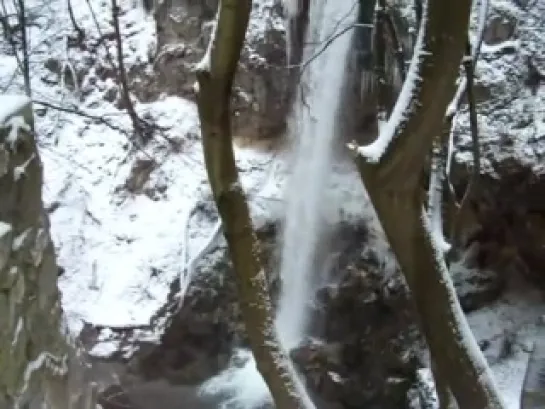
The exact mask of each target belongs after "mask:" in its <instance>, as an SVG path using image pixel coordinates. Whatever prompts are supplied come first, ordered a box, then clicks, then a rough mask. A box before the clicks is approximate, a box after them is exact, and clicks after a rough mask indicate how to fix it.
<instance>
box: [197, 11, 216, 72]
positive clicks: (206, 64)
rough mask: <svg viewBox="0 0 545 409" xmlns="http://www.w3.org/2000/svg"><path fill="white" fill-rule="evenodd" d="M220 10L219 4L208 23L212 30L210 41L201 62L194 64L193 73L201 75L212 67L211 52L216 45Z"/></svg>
mask: <svg viewBox="0 0 545 409" xmlns="http://www.w3.org/2000/svg"><path fill="white" fill-rule="evenodd" d="M220 10H221V2H220V4H219V5H218V10H217V12H216V17H215V18H214V20H213V21H212V22H211V23H210V24H211V25H212V30H211V33H210V40H208V46H207V47H206V51H205V53H204V55H203V57H202V58H201V60H200V61H199V62H198V63H197V64H195V71H196V72H202V73H205V72H206V73H209V72H210V70H211V66H212V50H213V49H214V46H215V44H216V35H217V34H216V31H217V30H216V29H217V27H218V18H219V11H220Z"/></svg>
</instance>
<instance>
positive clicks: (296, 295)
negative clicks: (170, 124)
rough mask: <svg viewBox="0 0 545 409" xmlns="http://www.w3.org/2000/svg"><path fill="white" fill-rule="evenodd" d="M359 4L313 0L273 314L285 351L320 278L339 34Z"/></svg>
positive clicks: (298, 337)
mask: <svg viewBox="0 0 545 409" xmlns="http://www.w3.org/2000/svg"><path fill="white" fill-rule="evenodd" d="M357 9H358V8H357V2H356V1H355V0H322V1H319V0H314V2H313V4H312V5H311V9H310V13H311V15H310V25H309V30H308V34H307V43H309V44H311V45H310V46H308V47H307V49H306V50H305V52H304V56H303V64H305V62H307V61H311V62H310V63H308V65H305V68H304V71H303V77H302V84H303V86H302V87H299V92H298V95H297V97H296V100H295V104H294V107H293V117H292V123H291V128H290V133H291V136H292V139H293V149H292V153H293V159H294V167H293V174H292V176H291V178H290V180H289V185H288V187H287V194H286V202H287V207H286V217H285V226H284V234H283V242H282V253H281V265H280V277H281V279H282V292H281V296H280V300H279V310H278V315H277V320H276V325H277V331H278V334H279V336H280V340H281V342H282V345H283V346H284V347H285V348H286V349H288V350H289V349H292V348H294V347H296V346H297V345H298V344H299V343H300V342H301V341H302V340H303V338H304V336H305V335H306V332H307V328H308V324H309V322H308V321H309V300H310V299H311V298H312V297H313V296H314V292H315V290H316V285H317V284H318V283H319V281H321V279H323V276H322V274H321V273H323V272H322V271H320V270H321V266H318V265H316V262H317V259H318V251H320V249H319V246H318V245H319V240H320V238H321V237H323V236H324V235H325V234H327V227H326V226H327V221H326V219H325V217H324V215H325V213H326V211H327V208H328V207H330V206H331V203H329V200H330V198H329V197H328V192H327V187H328V180H329V175H330V174H331V166H332V161H333V156H334V143H335V142H337V143H339V139H338V138H336V134H337V132H336V128H337V127H336V123H337V121H336V119H337V110H338V108H339V105H340V104H339V102H340V97H341V90H342V87H343V84H344V80H345V73H346V60H347V54H348V52H349V49H350V44H351V38H352V36H351V34H352V30H348V31H346V32H345V33H344V34H341V33H342V32H343V31H345V30H346V29H347V27H349V26H351V25H352V24H353V23H354V22H355V20H356V13H357ZM336 36H338V37H336ZM335 37H336V38H335ZM333 38H334V40H333V41H331V39H333ZM330 41H331V42H330ZM303 101H304V103H302V102H303Z"/></svg>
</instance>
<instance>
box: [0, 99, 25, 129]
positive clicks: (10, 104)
mask: <svg viewBox="0 0 545 409" xmlns="http://www.w3.org/2000/svg"><path fill="white" fill-rule="evenodd" d="M31 103H32V101H31V100H30V98H28V97H27V96H25V95H20V94H4V95H0V124H2V126H3V125H5V124H6V122H7V121H8V120H9V119H10V118H12V117H13V116H14V115H15V114H17V113H19V112H20V111H21V110H23V109H24V108H28V107H29V106H30V104H31Z"/></svg>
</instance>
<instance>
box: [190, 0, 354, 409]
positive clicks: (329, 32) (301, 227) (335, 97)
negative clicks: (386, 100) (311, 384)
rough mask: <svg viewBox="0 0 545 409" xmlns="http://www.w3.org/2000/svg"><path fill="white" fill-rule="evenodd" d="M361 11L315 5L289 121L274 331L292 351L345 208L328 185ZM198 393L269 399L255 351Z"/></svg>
mask: <svg viewBox="0 0 545 409" xmlns="http://www.w3.org/2000/svg"><path fill="white" fill-rule="evenodd" d="M285 5H286V6H288V7H289V10H288V11H289V13H291V16H293V15H294V13H295V12H296V11H297V7H298V5H299V0H285ZM357 11H358V1H357V0H350V1H348V0H311V3H310V10H309V12H310V18H309V26H308V29H307V41H306V42H307V44H308V46H307V47H306V48H305V50H304V55H303V67H304V68H303V73H302V79H301V84H300V86H299V85H298V92H297V96H296V99H295V100H294V106H293V112H292V115H291V117H290V128H289V133H290V136H291V139H292V145H293V146H292V150H291V153H292V160H293V171H292V174H291V177H290V180H289V183H288V186H287V191H286V214H285V225H284V230H283V237H282V243H281V246H282V249H281V250H282V252H281V263H280V276H281V281H282V291H281V294H280V299H279V306H278V312H277V316H276V329H277V331H278V335H279V338H280V342H281V343H282V346H283V347H284V349H286V350H291V349H292V348H294V347H296V346H297V345H298V344H299V343H300V342H301V341H302V340H303V338H304V337H305V335H306V334H307V329H308V324H309V313H310V310H309V308H308V305H309V302H310V301H311V300H312V299H313V298H314V295H315V294H314V293H315V290H316V285H317V284H319V283H320V281H321V280H322V279H323V275H322V274H321V273H322V267H321V266H319V265H318V264H319V262H317V260H318V259H319V258H320V256H321V254H319V250H318V249H319V247H320V244H321V241H322V240H321V239H322V238H323V237H324V236H325V235H327V233H328V229H327V228H326V227H325V226H326V224H327V223H326V217H325V213H327V211H328V210H331V206H334V207H336V206H337V205H340V203H337V202H338V200H332V198H331V196H330V195H329V194H328V189H327V188H328V181H329V177H330V175H331V172H332V165H333V157H334V152H335V141H337V143H340V141H339V140H338V139H337V138H336V133H337V132H336V122H337V111H338V108H339V105H340V98H341V90H342V88H343V83H344V80H345V73H346V62H347V57H348V53H349V50H350V45H351V37H352V30H350V28H351V26H352V25H353V24H354V23H355V21H356V17H357ZM291 21H292V22H294V21H295V19H291ZM331 202H334V203H333V204H332V203H331ZM335 210H337V208H335ZM241 361H242V364H241ZM200 393H202V394H205V395H222V396H224V397H226V398H225V400H224V402H223V404H222V405H220V408H219V409H256V408H259V407H262V406H263V405H264V404H266V403H268V402H270V401H271V397H270V393H269V391H268V388H267V385H266V384H265V382H264V380H263V378H262V377H261V375H260V374H259V372H258V371H257V368H256V365H255V361H254V360H253V356H252V354H251V353H250V352H249V351H244V350H238V351H235V353H234V357H233V363H232V365H230V367H229V368H228V369H227V370H225V371H224V372H222V373H220V374H219V375H217V376H216V377H214V378H212V379H209V380H208V381H207V382H205V383H204V384H203V385H201V388H200Z"/></svg>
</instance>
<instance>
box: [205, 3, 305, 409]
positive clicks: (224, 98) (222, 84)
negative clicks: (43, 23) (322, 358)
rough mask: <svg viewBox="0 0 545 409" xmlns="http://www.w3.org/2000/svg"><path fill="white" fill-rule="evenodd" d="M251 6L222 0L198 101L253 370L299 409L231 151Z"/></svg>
mask: <svg viewBox="0 0 545 409" xmlns="http://www.w3.org/2000/svg"><path fill="white" fill-rule="evenodd" d="M251 8H252V2H251V1H250V0H222V1H220V5H219V12H218V17H217V23H216V27H215V29H214V31H213V33H212V38H211V40H210V41H211V42H210V44H209V46H208V50H207V53H206V55H205V56H204V58H203V60H202V61H201V63H199V65H198V67H197V79H198V85H199V87H198V93H197V94H198V95H197V104H198V110H199V117H200V121H201V131H202V140H203V148H204V158H205V163H206V170H207V172H208V178H209V181H210V185H211V187H212V192H213V194H214V200H215V202H216V205H217V208H218V211H219V214H220V217H221V221H222V223H223V228H224V234H225V238H226V239H227V244H228V248H229V252H230V255H231V259H232V262H233V266H234V271H235V274H236V283H237V288H238V297H239V302H240V306H241V311H242V316H243V320H244V323H245V326H246V331H247V334H248V338H249V342H250V346H251V348H252V351H253V353H254V357H255V361H256V365H257V368H258V370H259V372H260V373H261V375H262V376H263V378H264V380H265V382H266V383H267V385H268V387H269V390H270V392H271V394H272V396H273V399H274V401H275V403H276V407H277V408H278V409H303V408H309V407H311V405H312V404H311V403H310V402H309V401H308V398H307V397H306V394H305V393H304V390H303V389H302V388H301V387H300V386H299V384H298V381H297V379H296V378H295V376H294V372H293V370H292V368H291V361H290V359H289V357H288V356H287V354H286V352H285V351H284V350H283V349H282V347H281V345H280V343H279V340H278V337H277V334H276V331H275V327H274V321H273V313H272V305H271V301H270V298H269V293H268V288H267V279H266V275H265V272H264V270H263V267H262V266H261V262H260V260H259V253H260V251H259V243H258V240H257V237H256V235H255V233H254V231H253V227H252V222H251V218H250V214H249V209H248V205H247V203H246V199H245V195H244V192H243V190H242V187H241V185H240V182H239V177H238V172H237V168H236V165H235V159H234V153H233V145H232V135H231V104H230V102H231V92H232V84H233V78H234V75H235V71H236V67H237V64H238V60H239V58H240V52H241V49H242V45H243V42H244V37H245V33H246V28H247V25H248V20H249V16H250V11H251Z"/></svg>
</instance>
